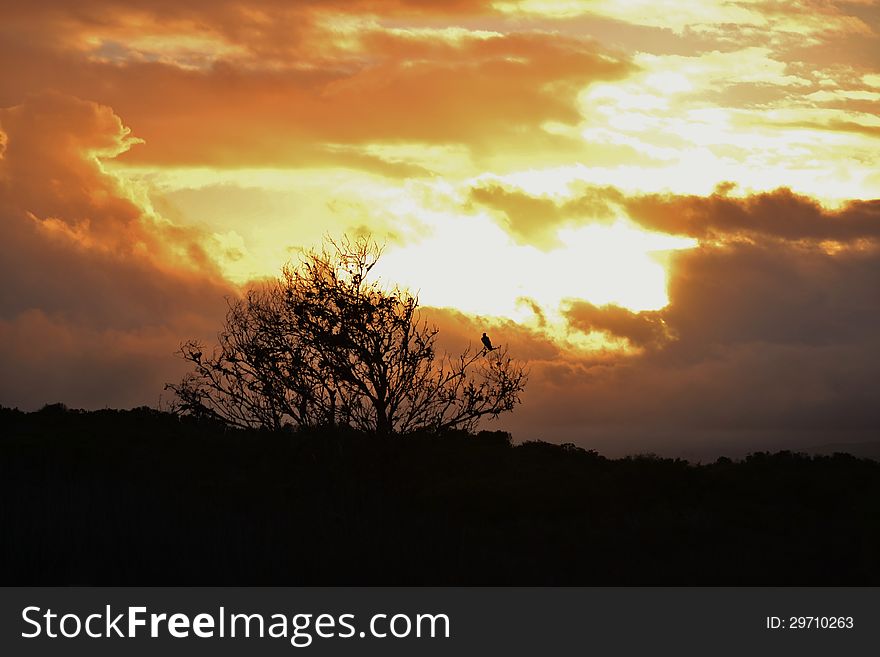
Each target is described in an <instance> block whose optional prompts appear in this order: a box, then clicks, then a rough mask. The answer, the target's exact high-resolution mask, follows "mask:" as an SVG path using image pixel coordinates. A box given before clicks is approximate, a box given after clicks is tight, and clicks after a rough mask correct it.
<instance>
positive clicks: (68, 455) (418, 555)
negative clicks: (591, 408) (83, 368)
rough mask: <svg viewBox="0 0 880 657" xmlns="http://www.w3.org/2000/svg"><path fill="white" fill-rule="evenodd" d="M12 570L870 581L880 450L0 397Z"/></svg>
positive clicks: (876, 573) (136, 579)
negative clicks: (215, 415) (677, 443)
mask: <svg viewBox="0 0 880 657" xmlns="http://www.w3.org/2000/svg"><path fill="white" fill-rule="evenodd" d="M0 434H2V435H3V436H4V437H3V438H2V439H0V450H2V452H0V453H2V458H0V495H2V500H3V503H2V505H0V527H2V532H0V582H2V584H4V585H41V584H52V585H62V584H64V585H67V584H70V585H85V584H91V585H198V584H202V585H361V584H362V585H367V584H371V585H404V584H412V585H423V584H425V585H427V584H432V585H456V584H458V585H477V584H501V585H513V584H517V585H550V584H553V585H660V584H664V585H834V584H837V585H871V584H872V585H877V584H880V567H878V559H877V555H878V554H880V463H877V462H874V461H870V460H864V459H857V458H855V457H853V456H849V455H845V454H835V455H833V456H812V457H811V456H806V455H803V454H794V453H790V452H779V453H775V454H768V453H756V454H752V455H750V456H749V457H747V458H746V459H744V460H742V461H731V460H729V459H724V458H722V459H718V461H716V462H714V463H711V464H706V465H691V464H688V463H687V462H685V461H682V460H673V459H665V458H658V457H654V456H634V457H627V458H623V459H613V460H612V459H607V458H604V457H602V456H600V455H599V454H597V453H595V452H592V451H585V450H583V449H579V448H577V447H574V446H573V445H554V444H549V443H543V442H528V443H524V444H521V445H512V444H511V441H510V436H509V435H507V434H505V433H501V432H480V433H477V434H468V433H465V432H457V431H452V432H446V433H444V434H442V435H440V436H437V435H427V434H416V435H410V436H405V437H384V438H377V437H375V436H368V435H366V434H362V433H357V432H347V431H335V432H330V431H325V432H320V431H310V432H286V431H281V432H268V431H246V430H230V429H227V428H224V427H222V426H221V425H219V424H216V423H212V422H207V421H204V420H201V421H199V420H195V419H193V418H178V417H177V416H175V415H171V414H168V413H162V412H159V411H155V410H151V409H147V408H140V409H134V410H130V411H117V410H104V411H94V412H83V411H72V410H68V409H66V408H64V407H63V406H62V405H53V406H48V407H45V408H44V409H42V410H41V411H38V412H34V413H23V412H21V411H18V410H11V409H0Z"/></svg>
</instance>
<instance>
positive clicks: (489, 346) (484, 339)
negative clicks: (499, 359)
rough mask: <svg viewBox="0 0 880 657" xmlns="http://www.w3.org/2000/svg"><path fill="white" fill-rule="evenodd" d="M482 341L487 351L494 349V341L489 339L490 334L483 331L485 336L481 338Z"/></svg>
mask: <svg viewBox="0 0 880 657" xmlns="http://www.w3.org/2000/svg"><path fill="white" fill-rule="evenodd" d="M480 341H481V342H482V343H483V346H484V347H485V348H486V351H494V350H495V347H493V346H492V341H491V340H490V339H489V336H488V335H486V334H485V333H483V337H482V338H480Z"/></svg>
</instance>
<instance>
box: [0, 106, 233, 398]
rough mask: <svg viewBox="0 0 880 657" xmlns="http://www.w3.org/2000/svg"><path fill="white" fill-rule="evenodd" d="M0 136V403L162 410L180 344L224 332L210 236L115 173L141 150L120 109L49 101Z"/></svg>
mask: <svg viewBox="0 0 880 657" xmlns="http://www.w3.org/2000/svg"><path fill="white" fill-rule="evenodd" d="M0 134H3V136H4V138H3V141H4V143H5V148H4V150H3V154H2V158H0V276H2V277H3V280H4V281H6V283H5V285H4V286H3V288H2V292H0V363H2V367H3V370H4V371H5V372H8V373H10V376H6V377H4V378H3V386H2V389H0V397H2V399H3V400H4V402H5V403H12V404H22V405H26V406H33V405H35V404H38V403H42V402H45V401H47V395H48V394H56V395H58V396H59V398H60V397H62V396H63V397H66V398H68V399H70V401H71V402H72V403H75V404H83V405H90V406H103V405H106V404H107V403H110V402H111V400H119V402H120V403H122V401H123V400H124V401H126V402H128V403H131V402H133V401H135V400H141V403H143V401H144V400H155V399H156V398H157V394H158V391H159V390H160V388H157V387H156V384H157V383H159V381H158V379H159V378H160V377H161V376H162V373H169V372H171V371H174V370H175V369H176V364H174V363H173V359H172V358H171V357H170V355H171V353H172V352H173V351H174V349H175V346H176V344H177V342H178V341H179V339H180V338H181V337H182V336H183V335H186V334H187V333H190V332H195V333H197V334H200V335H204V334H205V333H206V331H208V330H210V331H211V332H213V331H214V330H215V327H216V322H217V321H218V320H219V318H220V316H221V314H222V297H223V294H225V293H229V292H231V290H230V288H228V287H227V286H226V285H225V284H224V283H223V281H222V280H221V279H220V278H219V276H218V275H217V274H216V272H215V270H214V268H213V266H212V265H211V263H210V262H209V261H207V259H206V258H205V256H204V254H203V253H202V252H201V249H200V248H199V245H198V241H197V237H198V236H196V235H194V234H193V233H192V231H185V230H182V229H179V228H176V227H174V226H170V225H167V224H164V223H160V222H158V221H157V220H156V219H155V218H152V217H150V216H148V215H146V214H145V213H144V212H143V210H142V209H141V208H139V207H138V206H137V205H136V204H135V203H134V202H133V201H132V200H130V199H129V198H127V197H126V195H125V194H124V193H123V191H122V190H120V189H119V187H118V184H117V182H116V181H115V180H114V179H113V178H111V177H110V176H108V175H106V174H104V173H103V172H102V170H101V166H100V163H99V161H98V159H97V158H98V156H105V157H111V156H113V155H115V154H117V153H119V152H121V151H122V150H124V149H125V148H127V147H128V145H129V144H130V141H131V140H130V139H129V137H128V133H127V130H125V129H124V128H123V126H122V123H121V121H120V120H119V118H118V117H117V116H115V115H114V114H113V112H112V111H111V110H110V109H109V108H107V107H103V106H100V105H97V104H95V103H91V102H85V101H81V100H78V99H76V98H71V97H69V96H62V95H59V94H48V95H42V96H36V97H32V98H29V99H28V100H27V101H26V102H25V103H23V104H21V105H18V106H15V107H12V108H8V109H5V110H0ZM181 332H183V333H181ZM13 373H14V374H13ZM123 379H124V380H123Z"/></svg>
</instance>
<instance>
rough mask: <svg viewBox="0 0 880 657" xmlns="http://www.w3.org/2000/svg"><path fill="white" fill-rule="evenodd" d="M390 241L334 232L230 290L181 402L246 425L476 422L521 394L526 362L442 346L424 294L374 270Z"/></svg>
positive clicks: (193, 350) (439, 426) (390, 427)
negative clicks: (267, 277)
mask: <svg viewBox="0 0 880 657" xmlns="http://www.w3.org/2000/svg"><path fill="white" fill-rule="evenodd" d="M380 255H381V248H380V247H379V246H378V245H377V244H376V243H375V242H374V241H372V240H371V239H369V238H360V239H356V240H351V239H348V238H344V239H343V240H342V241H340V242H333V241H330V242H329V244H328V245H326V246H325V247H324V248H323V249H322V250H321V251H311V252H309V253H307V254H306V255H305V256H304V257H303V258H302V260H301V262H300V264H299V266H297V267H294V266H291V265H288V266H286V267H285V268H284V269H283V272H282V276H281V277H280V278H279V279H278V280H275V281H273V282H271V283H269V284H266V285H264V286H263V287H261V288H259V289H255V290H251V291H249V292H248V293H247V294H246V295H245V296H244V298H241V299H237V300H234V301H231V302H230V304H229V310H228V312H227V316H226V323H225V326H224V328H223V331H222V332H221V333H220V334H219V344H218V345H217V347H215V348H214V349H213V351H212V352H211V353H210V354H207V353H206V349H205V347H204V346H203V345H202V344H201V343H199V342H198V341H190V342H186V343H184V344H183V345H182V346H181V349H180V352H179V354H180V355H181V356H182V357H183V358H184V359H186V360H188V361H190V362H191V363H193V365H194V366H195V368H194V370H193V371H192V372H191V373H190V374H188V375H187V376H186V377H185V378H184V379H183V380H182V381H181V383H179V384H176V385H169V386H168V387H169V388H170V389H171V390H173V391H174V392H175V393H176V396H177V399H178V408H179V410H180V411H182V412H184V413H187V414H193V415H198V416H207V417H212V418H215V419H218V420H221V421H223V422H225V423H227V424H230V425H233V426H236V427H264V428H271V429H277V428H280V427H282V426H284V425H288V424H290V425H294V426H298V427H314V426H328V425H329V426H348V427H352V428H355V429H359V430H364V431H369V432H375V433H381V434H388V433H394V432H396V433H408V432H412V431H417V430H425V429H427V430H444V429H451V428H459V429H467V430H472V429H474V428H475V426H476V424H477V423H478V421H479V420H480V418H483V417H485V416H489V417H497V416H498V415H499V414H501V413H503V412H506V411H510V410H512V409H513V408H514V406H515V405H516V404H517V403H519V401H520V399H519V394H520V392H522V390H523V387H524V385H525V383H526V379H527V374H526V372H525V369H524V367H523V365H522V364H520V363H518V362H516V361H514V360H513V359H511V358H510V357H509V356H508V355H507V349H506V348H504V347H501V348H496V349H495V350H494V351H493V352H491V354H487V353H485V352H484V351H483V350H476V349H472V348H471V347H470V346H469V347H468V348H467V349H465V350H464V351H463V352H462V353H461V354H459V355H457V356H451V355H448V354H438V353H437V351H436V349H435V341H436V336H437V332H438V331H437V328H436V327H434V326H431V325H429V324H428V323H427V322H426V321H424V320H423V319H421V317H420V315H419V310H418V299H417V297H416V296H414V295H413V294H412V293H410V292H409V291H408V290H406V289H404V288H400V287H393V288H387V287H384V286H382V285H381V284H380V283H379V282H378V281H377V280H375V279H373V278H371V277H370V273H371V271H372V270H373V268H374V266H375V265H376V262H377V260H378V259H379V257H380Z"/></svg>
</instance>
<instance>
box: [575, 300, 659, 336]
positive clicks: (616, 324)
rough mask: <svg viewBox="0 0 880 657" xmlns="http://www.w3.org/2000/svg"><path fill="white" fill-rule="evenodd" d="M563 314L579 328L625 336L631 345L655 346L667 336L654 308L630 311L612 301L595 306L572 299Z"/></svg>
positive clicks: (585, 330) (585, 331) (584, 330)
mask: <svg viewBox="0 0 880 657" xmlns="http://www.w3.org/2000/svg"><path fill="white" fill-rule="evenodd" d="M564 316H565V319H566V321H567V322H568V324H569V325H570V326H572V327H574V328H576V329H578V330H579V331H583V332H584V333H589V332H591V331H601V332H604V333H608V334H609V335H611V336H613V337H619V338H626V339H627V340H628V341H629V343H630V344H631V345H632V346H634V347H657V346H659V345H662V344H663V343H664V342H665V341H666V340H668V339H669V337H670V336H669V335H668V331H667V328H666V324H665V322H664V321H663V315H662V313H660V312H657V311H642V312H633V311H632V310H629V309H628V308H621V307H620V306H615V305H612V304H609V305H606V306H596V305H593V304H592V303H590V302H588V301H574V302H571V303H570V304H569V305H568V307H567V308H566V309H565V310H564Z"/></svg>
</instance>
